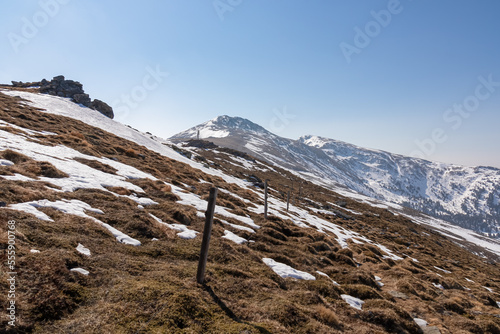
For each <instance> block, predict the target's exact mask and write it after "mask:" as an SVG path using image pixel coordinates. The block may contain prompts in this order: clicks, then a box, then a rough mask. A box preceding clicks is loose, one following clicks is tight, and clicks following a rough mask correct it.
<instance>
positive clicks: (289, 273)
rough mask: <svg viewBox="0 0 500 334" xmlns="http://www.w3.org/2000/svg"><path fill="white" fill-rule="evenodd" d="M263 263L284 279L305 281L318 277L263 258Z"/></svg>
mask: <svg viewBox="0 0 500 334" xmlns="http://www.w3.org/2000/svg"><path fill="white" fill-rule="evenodd" d="M262 261H263V262H264V263H265V264H266V265H268V266H269V267H270V268H271V269H272V270H273V271H274V272H275V273H276V274H278V275H279V276H281V277H283V278H287V277H291V278H296V279H304V280H316V277H314V276H313V275H311V274H309V273H306V272H304V271H300V270H297V269H294V268H292V267H290V266H289V265H286V264H284V263H280V262H276V261H274V260H273V259H270V258H263V259H262Z"/></svg>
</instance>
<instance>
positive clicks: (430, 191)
mask: <svg viewBox="0 0 500 334" xmlns="http://www.w3.org/2000/svg"><path fill="white" fill-rule="evenodd" d="M198 132H199V134H200V137H201V138H203V139H209V140H210V141H213V142H214V143H215V144H217V145H220V146H224V147H229V148H232V149H236V150H240V151H243V152H246V153H249V154H251V155H253V156H255V157H256V158H259V159H262V160H264V161H268V162H270V163H272V164H274V165H276V166H280V167H283V168H286V169H290V170H292V171H295V172H297V173H299V174H301V175H302V176H304V177H307V178H309V179H310V180H314V181H315V182H319V183H322V184H323V185H325V186H328V187H330V188H331V189H336V190H338V189H339V187H340V188H342V187H345V188H347V189H349V190H352V191H355V192H357V193H360V194H363V195H366V196H369V197H372V198H374V199H379V200H383V201H387V202H391V203H397V204H400V205H404V206H407V207H410V208H413V209H416V210H418V211H422V212H424V213H427V214H429V215H432V216H434V217H437V218H441V219H444V220H447V221H449V222H451V223H453V224H456V225H459V226H462V227H466V228H470V229H472V230H474V231H477V232H479V233H486V234H488V235H490V236H497V233H498V232H499V229H500V170H499V169H496V168H492V167H464V166H458V165H452V164H443V163H437V162H431V161H427V160H423V159H417V158H411V157H406V156H402V155H398V154H392V153H388V152H384V151H378V150H371V149H365V148H361V147H358V146H355V145H351V144H348V143H344V142H341V141H337V140H333V139H329V138H322V137H317V136H303V137H301V138H300V139H299V140H291V139H287V138H282V137H279V136H277V135H275V134H273V133H271V132H269V131H267V130H265V129H264V128H262V127H260V126H259V125H256V124H254V123H252V122H250V121H248V120H245V119H242V118H232V117H229V116H220V117H218V118H215V119H213V120H210V121H208V122H206V123H203V124H201V125H198V126H196V127H194V128H192V129H189V130H187V131H184V132H181V133H179V134H177V135H175V136H173V137H172V138H171V139H172V140H174V141H180V140H185V139H189V138H195V137H196V135H197V133H198ZM214 134H215V135H214Z"/></svg>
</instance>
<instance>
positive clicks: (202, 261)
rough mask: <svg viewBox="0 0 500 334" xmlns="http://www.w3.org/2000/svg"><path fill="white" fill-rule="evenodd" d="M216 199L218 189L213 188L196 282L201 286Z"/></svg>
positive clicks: (206, 214) (206, 213)
mask: <svg viewBox="0 0 500 334" xmlns="http://www.w3.org/2000/svg"><path fill="white" fill-rule="evenodd" d="M216 199H217V188H211V189H210V196H209V198H208V206H207V212H205V228H204V229H203V240H202V242H201V251H200V262H199V264H198V273H197V274H196V281H197V282H198V283H200V284H203V283H204V282H205V268H206V266H207V258H208V247H209V245H210V236H211V235H212V224H213V222H214V212H215V201H216Z"/></svg>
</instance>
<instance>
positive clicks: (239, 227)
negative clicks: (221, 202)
mask: <svg viewBox="0 0 500 334" xmlns="http://www.w3.org/2000/svg"><path fill="white" fill-rule="evenodd" d="M203 218H205V215H203ZM219 220H220V221H221V223H223V224H226V225H228V226H231V227H232V228H235V229H237V230H242V231H247V232H250V233H255V231H254V230H253V229H251V228H250V227H246V226H241V225H236V224H231V223H229V222H227V221H225V220H222V219H219Z"/></svg>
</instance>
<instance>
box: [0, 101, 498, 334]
mask: <svg viewBox="0 0 500 334" xmlns="http://www.w3.org/2000/svg"><path fill="white" fill-rule="evenodd" d="M0 106H1V107H2V108H0V119H4V120H5V121H7V122H10V123H14V124H16V125H19V126H22V127H26V128H29V129H34V130H39V129H40V128H43V129H44V130H46V131H51V132H55V133H57V134H58V135H57V136H37V140H39V141H41V142H44V143H46V144H50V145H60V144H63V145H66V146H69V147H71V148H73V149H75V150H78V151H80V152H83V153H86V154H91V155H94V156H98V157H101V156H104V157H108V158H110V159H117V160H119V161H121V162H123V163H126V164H128V165H131V166H134V167H136V168H138V169H140V170H143V171H145V172H148V173H151V174H152V175H154V176H155V177H157V178H158V179H159V180H160V181H151V180H134V181H132V182H133V183H134V184H135V185H138V186H140V187H141V188H142V189H144V191H145V194H144V196H147V197H149V198H151V199H153V200H154V201H156V202H158V203H159V204H158V205H154V206H148V207H146V208H145V209H144V210H140V209H138V208H137V203H135V202H133V201H131V200H129V199H125V198H119V197H116V196H113V195H112V194H110V193H109V192H105V191H100V190H78V191H76V192H74V193H62V194H61V193H58V192H55V191H50V190H49V189H47V187H46V185H45V184H43V183H40V182H17V181H16V182H14V181H5V180H1V179H0V183H1V187H0V200H2V201H6V202H7V203H8V204H10V203H19V202H26V201H31V200H39V199H44V198H47V199H49V200H52V201H53V200H57V199H62V198H66V199H79V200H82V201H84V202H87V203H89V204H90V205H91V206H92V207H94V208H98V209H101V210H103V212H104V214H103V215H99V214H91V215H92V216H94V217H95V218H97V219H100V220H102V221H103V222H106V223H108V224H110V225H112V226H114V227H115V228H117V229H119V230H121V231H123V232H124V233H127V234H129V235H130V236H131V237H134V238H136V239H138V240H140V241H141V242H142V246H140V247H132V246H127V245H123V244H119V243H118V242H117V241H116V240H115V238H114V237H113V236H111V235H110V233H109V232H108V231H107V230H106V229H104V228H102V227H101V226H99V225H98V224H97V223H95V222H93V221H91V220H88V219H84V218H79V217H76V216H71V215H67V214H64V213H61V212H59V211H56V210H53V209H43V211H44V212H45V213H46V214H48V215H49V216H51V217H52V218H53V219H54V221H53V222H44V221H38V220H36V219H34V218H33V217H32V216H30V215H28V214H25V213H22V212H17V211H12V210H5V209H2V210H0V218H1V220H0V221H1V222H2V224H0V230H1V231H0V236H5V224H3V222H4V221H7V220H8V219H16V221H18V222H19V224H18V233H19V234H18V235H19V239H18V240H19V244H18V246H19V250H18V257H19V263H20V264H21V265H22V269H21V274H20V275H19V278H20V282H19V283H20V286H22V289H21V291H20V293H21V294H20V297H19V303H20V306H21V310H22V311H21V314H20V315H21V317H20V323H19V324H20V327H21V328H22V329H23V330H25V331H35V332H37V333H65V332H80V333H136V332H139V333H149V332H152V333H154V332H157V333H239V334H242V333H342V332H343V333H367V334H368V333H370V334H371V333H387V332H399V333H415V332H417V331H418V329H416V327H415V326H416V325H415V323H414V322H413V321H412V320H411V318H412V317H421V318H424V319H426V320H427V321H428V322H429V323H430V325H435V326H439V327H440V328H442V329H446V330H448V331H449V332H451V333H460V332H467V331H468V332H478V333H497V332H498V328H499V326H500V323H499V322H500V319H499V318H498V317H497V316H498V315H500V311H499V310H498V308H497V307H496V301H498V300H500V297H499V295H498V294H497V291H500V281H499V279H498V277H500V274H499V272H500V271H499V267H498V265H496V264H488V263H485V262H483V260H482V259H481V258H478V257H476V256H474V255H472V254H470V253H468V252H467V251H465V250H464V249H462V248H460V247H458V246H456V245H455V244H453V243H452V242H449V241H447V240H446V239H445V238H444V237H441V236H439V235H437V234H433V233H431V235H430V236H425V237H423V236H422V234H421V232H423V231H424V229H423V228H421V227H420V226H418V225H415V224H413V223H411V222H410V221H408V219H406V218H403V217H401V216H394V215H392V214H390V213H388V212H387V211H385V210H382V209H377V208H372V207H370V206H368V205H365V204H362V203H357V202H356V201H354V200H351V199H346V198H343V197H342V196H339V195H338V194H334V193H332V192H329V191H327V190H325V189H322V188H320V187H317V186H315V185H313V184H311V183H308V182H304V183H303V192H302V194H303V196H302V197H301V198H296V204H297V205H299V206H301V205H304V206H303V207H307V206H309V205H310V204H307V202H306V197H307V198H308V199H310V200H313V201H316V202H319V203H322V204H324V205H326V203H327V202H333V203H336V202H340V201H342V202H345V203H343V205H344V204H345V207H346V208H350V209H354V210H357V211H360V212H363V213H365V214H364V215H362V216H359V217H358V216H356V220H355V221H353V220H344V219H340V218H338V217H332V216H324V219H327V220H330V221H332V222H334V223H336V224H338V225H340V226H343V227H345V228H349V229H351V230H354V231H357V232H359V233H361V234H363V235H365V236H367V237H368V238H370V239H372V240H373V241H374V242H377V243H381V244H384V245H385V246H387V247H388V248H390V249H391V250H393V251H396V252H398V251H399V252H401V253H406V254H408V255H410V256H412V257H415V258H418V260H419V262H418V263H414V262H413V261H410V259H407V260H404V261H397V262H395V261H392V260H387V259H382V256H383V255H384V254H383V253H381V252H380V250H379V249H378V248H377V247H375V246H372V245H369V244H364V245H355V244H353V243H351V244H350V248H351V249H342V248H341V247H340V245H339V244H338V243H337V241H336V240H335V238H333V237H331V236H328V235H325V234H323V233H320V232H318V231H316V230H314V229H312V228H309V229H303V228H299V227H297V226H295V225H294V224H293V222H292V221H290V220H282V219H280V218H277V217H272V216H271V218H270V219H269V220H268V221H264V220H263V219H262V217H261V216H259V215H256V214H254V213H252V212H251V211H249V210H248V208H249V206H251V204H247V203H245V202H243V201H241V200H239V199H237V198H236V197H235V196H232V195H228V194H222V192H220V193H219V195H220V198H219V199H220V201H219V202H218V203H219V205H223V206H225V207H228V208H233V209H232V210H233V212H238V213H239V214H245V215H249V216H250V217H252V218H253V219H254V221H255V222H256V223H257V224H259V225H261V226H262V228H261V229H259V230H257V231H256V233H255V234H251V233H249V232H244V233H243V232H241V231H237V230H233V231H234V232H235V233H237V234H238V235H241V236H244V237H246V238H251V239H252V240H254V241H255V242H254V243H247V244H244V245H236V244H233V243H232V242H231V241H228V240H225V239H222V238H221V236H222V235H223V232H224V229H228V228H229V227H228V226H227V225H223V224H221V223H220V221H218V220H216V221H215V224H214V230H213V235H212V241H211V246H210V252H209V262H208V266H207V273H206V277H207V284H206V286H205V287H203V286H200V285H198V284H196V282H195V280H194V277H195V273H196V267H197V261H198V256H199V249H200V243H201V237H200V236H198V237H196V238H195V239H193V240H183V239H180V238H179V237H177V235H176V233H177V232H176V231H174V230H172V229H169V228H168V227H166V226H165V225H162V224H159V223H157V222H156V221H155V220H154V219H152V218H151V217H150V216H149V213H151V214H153V215H155V216H157V217H159V218H161V219H162V220H163V221H164V222H167V223H181V224H186V225H189V228H190V229H194V230H196V231H200V232H201V231H202V229H203V223H204V220H203V218H199V217H197V215H196V210H195V209H194V208H191V207H188V206H184V205H180V204H178V203H176V201H177V200H178V199H179V198H178V197H177V196H176V195H174V194H172V190H171V188H170V187H169V186H166V185H165V183H164V181H165V182H168V183H172V184H175V185H178V186H180V187H181V188H185V189H187V191H191V192H194V193H196V194H198V195H200V196H202V197H203V198H206V196H207V192H208V189H209V188H210V187H211V186H217V187H220V188H223V189H226V190H228V191H231V192H232V193H234V194H236V195H238V196H241V197H243V198H245V199H247V200H251V201H254V202H255V203H259V204H262V203H261V200H260V199H259V200H256V198H255V197H256V195H255V194H254V193H253V192H252V191H250V190H248V189H241V188H239V187H238V186H236V185H234V184H227V183H226V182H224V181H223V180H222V179H220V178H218V177H214V176H211V175H206V174H204V173H202V172H201V171H199V170H195V169H193V168H191V167H189V166H186V165H184V164H182V163H180V162H177V161H173V160H171V159H168V158H165V157H162V156H160V155H159V154H157V153H155V152H151V151H148V150H147V149H145V148H144V147H141V146H139V145H137V144H134V143H131V142H128V141H125V140H123V139H120V138H118V137H116V136H115V135H113V134H110V133H107V132H105V131H102V130H100V129H97V128H93V127H90V126H88V125H86V124H84V123H82V122H78V121H75V120H71V119H67V118H64V117H61V116H57V115H50V114H45V113H42V112H40V111H38V110H35V109H34V108H30V107H28V106H20V105H18V104H17V102H16V99H15V98H11V97H5V96H3V95H2V94H0ZM7 109H8V111H6V110H7ZM124 147H127V148H128V149H131V150H133V151H134V152H135V153H136V154H134V155H131V156H129V155H128V154H127V153H126V151H127V150H126V149H124ZM204 152H205V153H206V157H205V158H206V161H207V162H209V161H210V160H213V157H214V155H215V154H214V153H213V152H211V151H204ZM205 153H203V152H200V154H205ZM139 154H141V155H142V156H144V158H142V157H141V159H137V157H139ZM6 155H7V156H6ZM0 156H2V158H4V159H9V160H12V161H14V160H16V161H14V162H16V165H14V166H10V167H2V168H1V169H0V173H7V174H13V173H21V174H23V175H26V176H31V177H37V176H41V175H43V173H46V175H53V176H57V170H56V171H54V170H52V169H51V167H50V166H48V165H46V164H43V163H39V162H35V161H32V160H31V159H29V158H27V157H24V156H22V155H19V154H17V153H16V152H7V151H4V152H0ZM80 162H82V163H86V164H88V165H90V167H92V168H96V169H100V170H103V171H105V172H108V173H114V172H115V171H114V170H113V169H112V168H111V167H110V166H107V165H105V164H96V163H94V162H92V160H89V161H80ZM52 167H53V166H52ZM229 167H230V166H229V165H228V166H224V163H223V162H222V161H221V163H220V168H221V169H222V170H226V171H228V172H229ZM231 168H232V167H231ZM230 173H232V174H233V175H235V176H238V177H242V178H246V177H247V176H248V174H249V172H248V171H246V170H244V169H240V170H238V169H234V168H233V171H231V172H230ZM252 173H253V171H252ZM255 174H256V175H257V176H258V177H260V178H262V179H263V178H269V179H270V184H272V185H273V186H272V187H275V188H276V190H277V191H276V192H273V194H276V195H277V196H278V195H279V193H280V192H283V190H284V189H285V188H283V189H281V188H280V187H279V186H275V185H278V184H283V185H287V184H288V185H291V182H290V180H291V179H292V178H294V176H293V175H290V174H289V173H287V172H286V171H283V170H279V169H277V172H276V173H274V172H272V173H261V172H255ZM199 180H204V181H206V182H209V184H207V183H200V182H199ZM296 184H297V182H295V190H296V189H297V188H296ZM109 190H110V191H112V192H114V193H117V194H121V195H130V191H128V190H126V189H124V188H109ZM304 194H307V195H304ZM339 210H341V209H339ZM345 213H346V214H348V212H345ZM227 220H228V221H230V222H233V223H236V224H241V223H240V222H238V221H234V220H231V219H227ZM427 232H429V231H427ZM152 238H157V239H159V240H157V241H152ZM5 242H6V239H5V237H0V243H1V246H2V247H3V248H5V245H6V243H5ZM78 243H82V244H83V245H85V246H86V247H88V248H89V249H90V250H91V252H92V256H91V257H90V258H89V257H86V256H84V255H81V254H79V253H77V252H76V251H75V247H76V245H77V244H78ZM408 243H409V244H408ZM31 248H35V249H39V250H40V251H41V253H38V254H32V253H30V252H29V250H30V249H31ZM2 256H3V257H2V258H1V259H0V260H1V261H2V262H3V261H4V260H5V253H3V255H2ZM263 257H271V258H273V259H275V260H277V261H280V262H283V263H287V264H289V265H291V266H293V267H294V268H297V269H299V270H303V271H307V272H309V273H312V274H314V273H315V271H316V270H321V271H322V272H325V273H327V274H328V275H330V277H331V278H332V279H334V280H335V281H337V282H339V283H340V284H341V286H340V287H337V286H335V285H333V283H332V282H331V281H330V280H329V279H328V278H326V277H323V276H319V275H316V276H317V280H315V281H295V280H293V279H283V278H281V277H279V276H278V275H276V274H275V273H274V272H273V271H272V270H270V269H269V268H268V267H267V266H266V265H265V264H264V263H263V262H262V258H263ZM75 266H79V267H82V268H85V269H87V270H89V271H90V273H91V274H90V275H89V276H88V277H86V276H82V275H79V274H77V273H73V272H70V271H69V269H70V268H73V267H75ZM433 266H439V267H440V268H445V269H447V270H450V271H452V273H453V274H452V275H443V276H444V277H440V276H438V275H436V273H435V271H436V270H435V268H433ZM374 275H379V276H381V277H382V280H383V282H384V284H385V286H384V287H382V288H380V287H378V286H377V284H376V282H375V281H374ZM465 277H468V278H471V279H473V280H474V281H476V282H477V283H475V284H472V283H468V282H466V281H465V279H464V278H465ZM433 282H434V283H439V284H443V286H445V288H446V289H445V290H439V289H437V288H435V287H434V286H433V285H432V283H433ZM461 285H465V286H467V287H469V288H470V289H471V290H470V291H467V290H463V289H461ZM482 286H489V287H491V288H492V289H493V290H494V291H495V292H494V293H490V292H488V291H486V290H485V289H484V288H483V287H482ZM45 287H46V289H45ZM5 288H6V280H5V279H4V277H2V279H1V280H0V289H1V290H2V291H4V289H5ZM389 291H400V292H404V293H406V294H407V295H408V296H409V298H408V299H405V300H403V299H400V298H393V297H392V296H391V295H390V294H389ZM344 293H346V294H351V295H353V296H357V297H360V298H362V299H364V300H365V304H364V307H363V311H358V310H355V309H352V308H351V307H350V306H349V305H347V304H346V303H345V302H344V301H343V300H342V299H341V298H340V294H344ZM2 307H4V306H0V317H2V318H1V321H2V325H4V324H5V318H4V315H5V312H4V309H3V308H2Z"/></svg>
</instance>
